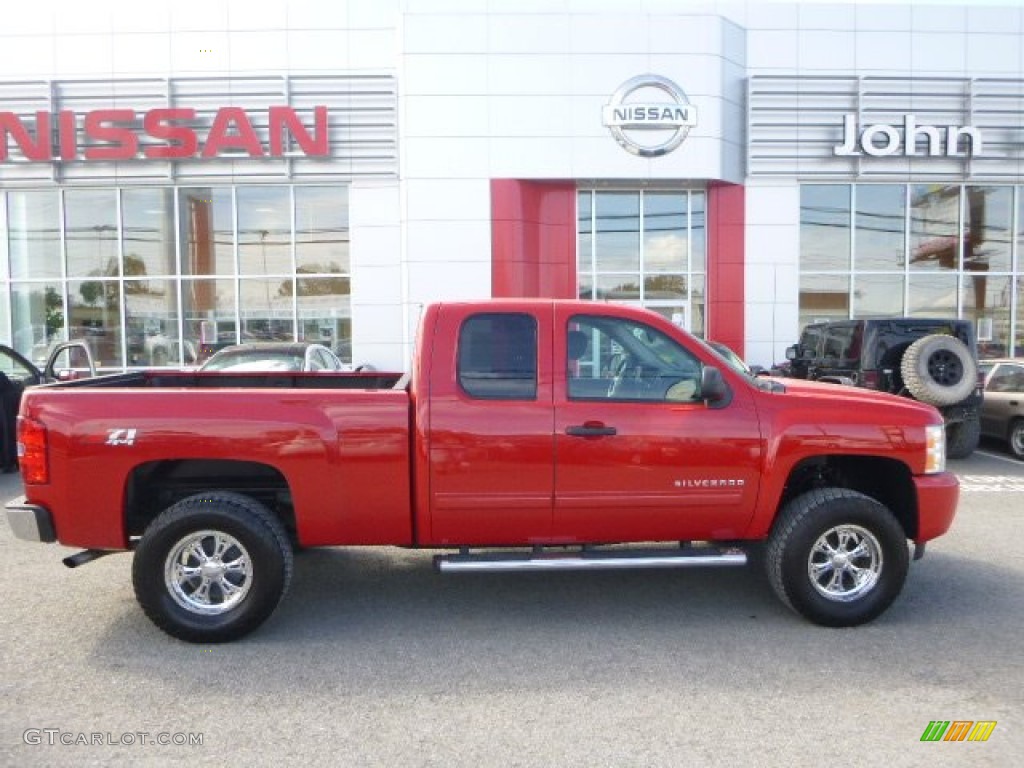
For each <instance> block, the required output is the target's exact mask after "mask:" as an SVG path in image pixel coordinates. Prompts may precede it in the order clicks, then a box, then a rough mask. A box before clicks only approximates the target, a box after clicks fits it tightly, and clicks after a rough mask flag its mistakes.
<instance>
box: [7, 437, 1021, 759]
mask: <svg viewBox="0 0 1024 768" xmlns="http://www.w3.org/2000/svg"><path fill="white" fill-rule="evenodd" d="M951 465H952V468H953V469H954V470H955V471H956V472H957V473H958V474H959V475H960V477H961V479H962V483H963V486H962V487H963V494H962V497H961V505H960V510H959V514H958V517H957V519H956V522H955V524H954V528H953V530H952V531H951V533H950V534H949V535H947V536H946V537H944V538H942V539H939V540H938V541H936V542H934V543H933V544H930V545H929V548H928V553H927V555H926V557H925V558H924V559H923V560H922V561H920V562H918V563H915V564H913V566H912V568H911V573H910V577H909V580H908V583H907V586H906V588H905V590H904V592H903V594H902V595H901V597H900V598H899V600H898V601H897V602H896V604H895V605H894V606H893V607H892V608H891V609H890V610H889V611H888V612H887V613H886V614H885V615H883V616H882V617H881V618H880V619H879V620H878V621H876V622H875V623H873V624H871V625H868V626H865V627H861V628H858V629H851V630H827V629H821V628H818V627H815V626H812V625H810V624H807V623H805V622H804V621H802V620H800V619H798V618H797V617H796V616H795V615H793V614H791V613H789V612H788V611H787V610H786V609H785V608H784V607H783V606H782V605H781V604H780V603H779V602H778V601H777V600H776V599H775V597H774V595H773V594H772V593H771V590H770V588H769V587H768V585H767V582H766V581H765V580H764V579H763V577H762V576H761V574H760V573H758V572H755V571H754V570H753V569H743V568H741V569H725V570H714V571H701V570H692V571H645V572H637V573H622V572H619V573H576V574H519V575H497V574H491V575H471V576H455V575H445V576H440V575H436V574H435V573H434V572H433V570H432V567H431V559H430V555H429V554H428V553H416V552H405V551H397V550H390V549H364V550H342V549H334V550H323V551H311V552H306V553H304V554H302V555H301V556H300V557H299V558H298V560H297V566H296V568H297V570H296V577H295V580H294V582H293V586H292V590H291V592H290V594H289V596H288V597H287V598H286V600H285V602H284V603H283V605H282V606H281V607H280V608H279V610H278V612H277V613H276V614H275V615H274V617H272V619H271V620H270V621H269V622H268V623H267V624H266V625H264V627H263V628H261V629H260V630H259V631H258V632H257V633H255V634H254V635H252V636H250V637H248V638H246V639H245V640H243V641H240V642H237V643H234V644H230V645H222V646H207V647H203V646H195V645H188V644H185V643H181V642H178V641H175V640H172V639H170V638H168V637H166V636H165V635H163V634H162V633H161V632H159V631H158V630H157V629H155V628H154V627H153V626H152V625H151V624H150V623H149V622H148V621H147V620H146V619H145V617H144V616H143V615H142V612H141V611H140V610H139V609H138V607H137V605H136V603H135V600H134V596H133V594H132V590H131V584H130V564H131V563H130V556H127V555H119V556H114V557H109V558H105V559H103V560H100V561H98V562H95V563H91V564H89V565H86V566H84V567H82V568H80V569H78V570H75V571H72V570H68V569H66V568H64V567H63V566H62V565H61V564H60V558H61V557H63V556H65V554H66V553H68V552H70V550H64V549H63V548H60V547H57V546H55V545H39V544H31V543H28V542H22V541H18V540H16V539H14V538H13V536H12V535H11V532H10V529H9V528H8V527H7V523H6V520H4V521H3V522H2V523H0V553H2V556H3V566H2V567H0V590H2V594H3V603H2V606H3V607H2V609H0V616H2V622H0V637H2V641H0V654H2V664H3V670H2V675H0V764H2V765H17V766H34V765H47V766H61V765H75V766H82V765H111V764H120V763H125V764H128V763H130V764H132V765H143V766H146V765H153V766H158V765H167V764H170V763H172V762H173V763H180V762H183V761H189V762H194V761H202V762H203V763H221V762H225V763H229V764H234V765H254V766H263V765H271V766H276V765H332V766H359V767H360V768H362V767H363V766H386V767H387V768H396V767H397V766H434V765H437V766H445V767H446V768H449V767H451V766H462V765H472V766H474V767H476V768H480V767H482V766H530V767H533V766H577V765H579V766H630V767H632V766H705V765H722V766H737V765H751V766H755V765H756V766H769V765H771V766H774V765H785V766H798V765H811V764H820V763H825V764H841V765H846V764H849V765H885V766H887V768H893V767H894V766H924V765H928V766H943V765H950V766H952V765H956V766H962V765H991V766H1006V765H1014V764H1018V763H1019V760H1020V756H1021V755H1022V754H1024V735H1022V726H1024V654H1022V653H1021V637H1022V634H1024V591H1022V590H1021V588H1020V585H1021V584H1022V583H1024V557H1022V556H1021V546H1020V540H1021V532H1022V527H1024V526H1022V521H1024V464H1021V463H1019V462H1016V461H1014V460H1012V459H1010V458H1008V457H1007V456H1006V454H1005V453H1003V452H1001V450H1000V448H999V447H998V446H986V447H985V450H983V451H981V452H979V453H976V454H975V455H974V456H972V457H971V458H970V459H968V460H965V461H959V462H951ZM18 493H20V482H19V480H18V478H17V476H16V475H5V476H3V477H2V478H0V497H2V498H3V499H6V498H9V497H11V496H15V495H17V494H18ZM932 721H975V722H978V721H989V722H991V721H994V722H995V723H996V725H995V727H994V729H993V730H992V732H991V735H990V737H989V739H988V740H987V741H985V742H974V743H971V742H935V743H931V742H922V741H921V737H922V735H923V734H924V732H925V730H926V729H927V728H928V727H929V724H930V723H931V722H932ZM158 740H160V741H165V742H168V743H156V742H157V741H158ZM197 742H201V743H197Z"/></svg>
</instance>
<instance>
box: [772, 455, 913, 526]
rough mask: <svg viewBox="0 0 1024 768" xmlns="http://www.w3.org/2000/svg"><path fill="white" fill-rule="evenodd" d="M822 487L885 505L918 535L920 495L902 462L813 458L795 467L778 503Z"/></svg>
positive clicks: (836, 457) (877, 457)
mask: <svg viewBox="0 0 1024 768" xmlns="http://www.w3.org/2000/svg"><path fill="white" fill-rule="evenodd" d="M819 488H848V489H850V490H853V491H859V492H860V493H863V494H864V495H865V496H870V497H871V498H873V499H875V500H876V501H879V502H880V503H882V504H883V505H885V506H886V507H887V508H888V509H889V510H890V511H891V512H892V513H893V515H894V516H895V517H896V520H897V521H898V522H899V524H900V525H901V526H902V528H903V530H904V531H905V532H906V535H907V538H909V539H913V538H915V537H916V536H917V530H918V517H917V495H916V493H915V492H914V480H913V476H912V475H911V473H910V469H909V468H908V467H907V465H906V464H904V463H903V462H901V461H897V460H896V459H888V458H883V457H881V456H843V455H833V456H814V457H812V458H808V459H804V460H803V461H801V462H800V463H798V464H797V465H796V466H795V467H793V469H792V471H791V472H790V473H789V477H788V478H787V479H786V486H785V488H784V489H783V492H782V498H781V499H780V500H779V508H780V509H781V508H782V507H784V506H785V505H786V504H787V503H788V502H789V501H790V500H791V499H794V498H796V497H797V496H800V495H802V494H804V493H806V492H808V491H812V490H815V489H819Z"/></svg>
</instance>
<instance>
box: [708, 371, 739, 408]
mask: <svg viewBox="0 0 1024 768" xmlns="http://www.w3.org/2000/svg"><path fill="white" fill-rule="evenodd" d="M700 396H701V399H703V400H704V402H705V403H707V404H708V405H709V406H710V407H711V408H724V407H725V406H727V405H728V404H729V403H730V402H731V401H732V390H731V389H729V385H728V384H726V383H725V379H723V378H722V372H721V371H720V370H718V369H717V368H715V367H714V366H713V365H705V366H704V367H703V368H702V369H701V372H700Z"/></svg>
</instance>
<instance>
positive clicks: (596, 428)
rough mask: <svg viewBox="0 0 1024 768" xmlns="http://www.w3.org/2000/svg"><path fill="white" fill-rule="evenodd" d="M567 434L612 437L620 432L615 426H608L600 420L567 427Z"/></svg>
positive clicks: (572, 435)
mask: <svg viewBox="0 0 1024 768" xmlns="http://www.w3.org/2000/svg"><path fill="white" fill-rule="evenodd" d="M565 434H567V435H569V436H570V437H611V436H612V435H616V434H618V430H617V429H615V427H606V426H605V425H604V424H603V423H601V422H600V421H588V422H585V423H584V424H577V425H574V426H571V427H566V428H565Z"/></svg>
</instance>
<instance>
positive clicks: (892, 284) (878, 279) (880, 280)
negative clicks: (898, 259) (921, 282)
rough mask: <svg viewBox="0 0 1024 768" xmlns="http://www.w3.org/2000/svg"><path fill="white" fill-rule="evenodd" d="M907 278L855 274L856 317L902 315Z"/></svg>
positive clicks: (854, 300)
mask: <svg viewBox="0 0 1024 768" xmlns="http://www.w3.org/2000/svg"><path fill="white" fill-rule="evenodd" d="M905 286H906V279H905V278H904V276H903V274H902V273H900V274H898V275H863V274H860V273H855V274H854V275H853V316H854V317H902V316H903V294H904V288H905Z"/></svg>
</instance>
